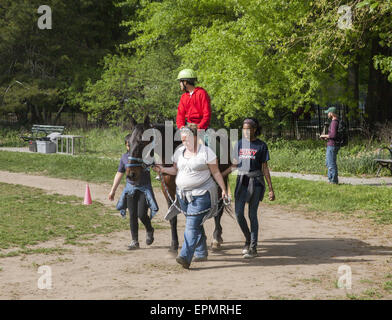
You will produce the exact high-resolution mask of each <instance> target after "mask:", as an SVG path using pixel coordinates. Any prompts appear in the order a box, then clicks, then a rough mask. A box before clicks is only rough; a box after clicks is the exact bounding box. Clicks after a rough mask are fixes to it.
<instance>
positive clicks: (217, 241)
mask: <svg viewBox="0 0 392 320" xmlns="http://www.w3.org/2000/svg"><path fill="white" fill-rule="evenodd" d="M226 168H227V165H220V166H219V169H220V170H221V171H224V170H225V169H226ZM223 180H224V182H225V185H226V186H227V185H228V184H227V182H228V179H227V176H226V177H225V178H224V179H223ZM221 193H222V190H221V188H218V194H221ZM222 201H223V200H221V201H220V202H219V207H220V209H219V212H218V215H217V216H215V217H214V220H215V229H214V233H213V234H212V237H213V240H212V244H211V248H212V249H213V250H218V249H220V247H221V244H222V243H223V239H222V225H221V219H222V215H223V210H224V206H223V203H222Z"/></svg>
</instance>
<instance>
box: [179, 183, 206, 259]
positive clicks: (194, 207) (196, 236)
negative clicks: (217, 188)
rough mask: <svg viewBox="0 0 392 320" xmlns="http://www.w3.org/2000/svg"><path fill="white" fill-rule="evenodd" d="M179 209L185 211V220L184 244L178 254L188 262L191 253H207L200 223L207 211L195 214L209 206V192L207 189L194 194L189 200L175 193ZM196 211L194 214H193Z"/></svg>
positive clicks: (196, 254)
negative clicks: (196, 194) (200, 193)
mask: <svg viewBox="0 0 392 320" xmlns="http://www.w3.org/2000/svg"><path fill="white" fill-rule="evenodd" d="M177 197H178V199H179V202H180V206H181V210H183V211H184V212H186V213H187V214H186V222H185V231H184V244H183V245H182V248H181V252H180V256H181V257H182V258H184V259H185V260H186V261H187V262H188V263H189V264H190V263H191V261H192V258H193V255H195V256H196V257H198V258H204V257H207V255H208V250H207V237H206V234H205V231H204V227H203V224H202V221H203V218H204V216H205V215H207V214H208V211H207V212H204V213H201V214H197V213H198V212H200V211H203V210H205V209H208V208H210V207H211V199H210V193H209V192H208V191H207V192H206V193H205V194H203V195H201V196H194V197H193V199H192V201H191V202H188V200H187V199H180V198H179V196H178V195H177ZM195 213H196V214H195Z"/></svg>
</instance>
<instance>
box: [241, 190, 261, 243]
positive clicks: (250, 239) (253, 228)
mask: <svg viewBox="0 0 392 320" xmlns="http://www.w3.org/2000/svg"><path fill="white" fill-rule="evenodd" d="M264 189H265V187H264V186H255V189H254V191H253V194H252V197H251V198H250V200H249V221H250V231H249V227H248V223H247V222H246V219H245V216H244V211H245V204H246V195H247V188H244V187H242V188H241V189H240V191H239V194H238V196H237V197H236V198H235V216H236V218H237V222H238V224H239V225H240V228H241V231H242V233H243V234H244V236H245V243H246V244H247V245H250V247H254V248H256V247H257V238H258V233H259V222H258V220H257V209H258V207H259V203H260V197H261V195H262V194H264Z"/></svg>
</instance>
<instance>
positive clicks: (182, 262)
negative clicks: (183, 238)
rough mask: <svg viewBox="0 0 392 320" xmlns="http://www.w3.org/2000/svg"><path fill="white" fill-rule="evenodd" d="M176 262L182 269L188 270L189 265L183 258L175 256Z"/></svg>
mask: <svg viewBox="0 0 392 320" xmlns="http://www.w3.org/2000/svg"><path fill="white" fill-rule="evenodd" d="M176 261H177V263H179V264H180V265H182V267H183V268H184V269H189V266H190V264H189V263H188V262H187V261H186V260H185V259H184V258H183V257H181V256H177V258H176Z"/></svg>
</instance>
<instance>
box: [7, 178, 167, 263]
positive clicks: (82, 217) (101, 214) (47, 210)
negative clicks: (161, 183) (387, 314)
mask: <svg viewBox="0 0 392 320" xmlns="http://www.w3.org/2000/svg"><path fill="white" fill-rule="evenodd" d="M0 202H1V206H0V249H8V248H14V247H20V248H21V249H22V250H21V251H19V253H29V249H26V248H25V246H27V245H33V244H37V243H39V242H42V241H47V240H51V239H54V238H57V237H63V238H65V241H66V242H71V243H72V241H75V240H77V239H79V238H81V237H82V236H85V235H94V234H107V233H110V232H113V231H121V230H128V229H129V221H128V219H122V218H121V217H120V215H119V214H118V211H116V210H112V209H109V208H107V207H105V206H104V205H102V204H100V203H97V202H94V203H93V204H92V205H89V206H85V205H83V204H82V203H83V199H82V198H78V197H74V196H61V195H57V194H55V195H48V194H46V193H45V192H44V191H42V190H40V189H35V188H28V187H24V186H20V185H10V184H5V183H0ZM113 213H115V215H113ZM154 228H158V229H159V228H160V226H156V225H154ZM45 250H47V249H45ZM14 254H15V252H13V253H12V252H11V253H10V254H7V256H9V255H14ZM1 256H4V254H0V257H1Z"/></svg>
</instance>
